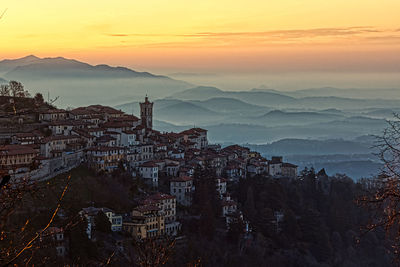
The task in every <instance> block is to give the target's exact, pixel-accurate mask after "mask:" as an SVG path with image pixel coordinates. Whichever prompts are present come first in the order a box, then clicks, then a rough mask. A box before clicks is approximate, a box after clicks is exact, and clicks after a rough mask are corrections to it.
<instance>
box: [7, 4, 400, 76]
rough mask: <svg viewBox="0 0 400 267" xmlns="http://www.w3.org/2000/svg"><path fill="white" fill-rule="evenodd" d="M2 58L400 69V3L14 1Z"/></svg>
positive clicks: (170, 66)
mask: <svg viewBox="0 0 400 267" xmlns="http://www.w3.org/2000/svg"><path fill="white" fill-rule="evenodd" d="M1 5H2V6H0V10H1V11H3V10H5V9H6V8H7V12H6V13H5V15H4V16H3V17H2V19H1V20H0V32H1V42H0V51H1V53H0V57H1V58H2V59H4V58H16V57H22V56H25V55H28V54H35V55H37V56H41V57H50V56H64V57H69V58H76V59H79V60H84V61H87V62H89V63H93V64H98V63H109V64H113V65H125V66H130V67H133V66H136V67H137V68H139V69H164V70H171V71H175V70H178V71H179V70H183V69H185V70H186V69H188V70H194V71H199V70H200V71H201V70H204V71H206V70H207V71H211V72H213V71H215V72H224V71H226V72H229V71H237V72H244V73H246V72H302V71H306V72H307V71H344V72H387V73H395V72H399V64H398V62H399V61H400V16H398V10H400V1H398V0H384V1H372V0H369V1H365V0H364V1H360V0H336V1H319V0H318V1H317V0H304V1H301V2H300V1H295V0H281V1H258V0H249V1H242V0H241V1H227V0H219V1H211V0H206V1H182V0H171V1H160V0H149V1H124V0H115V1H112V2H111V1H105V0H97V1H93V0H88V1H77V0H70V1H50V0H38V1H32V0H19V1H15V0H5V1H2V3H1Z"/></svg>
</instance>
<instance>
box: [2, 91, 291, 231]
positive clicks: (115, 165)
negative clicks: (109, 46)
mask: <svg viewBox="0 0 400 267" xmlns="http://www.w3.org/2000/svg"><path fill="white" fill-rule="evenodd" d="M140 109H141V111H140V118H138V117H136V116H134V115H133V114H132V115H130V114H125V113H124V112H122V111H120V110H116V109H114V108H111V107H107V106H102V105H92V106H88V107H80V108H76V109H72V110H68V111H67V110H62V109H48V110H46V111H41V112H40V113H39V114H38V116H37V118H38V125H39V127H37V128H36V129H34V130H32V131H29V132H26V131H21V132H18V133H17V132H15V133H10V134H9V135H8V136H7V137H8V139H9V142H8V143H9V144H7V145H1V146H0V166H1V168H2V169H7V170H9V172H10V173H11V174H14V175H20V174H21V175H22V174H26V173H27V172H31V176H32V177H36V178H37V179H39V180H40V179H48V178H49V177H52V176H54V175H55V174H58V173H60V172H65V171H68V170H70V169H71V168H74V167H76V166H78V165H80V164H87V165H88V166H89V167H90V168H92V169H93V170H95V171H96V172H104V173H108V172H113V171H115V170H118V169H119V170H123V171H128V172H130V173H131V174H132V176H133V177H136V178H137V179H143V180H144V181H145V182H146V183H147V184H149V185H151V186H152V187H153V188H154V189H155V191H156V192H157V188H158V186H159V181H160V179H166V181H168V182H169V192H168V193H169V194H167V192H164V193H160V192H158V193H156V194H153V195H149V196H148V197H146V198H143V199H140V200H139V201H138V206H137V207H136V208H135V209H134V210H132V211H131V212H130V213H129V214H115V213H114V212H113V211H112V210H109V209H107V208H95V207H88V208H85V209H83V210H82V211H81V215H82V216H84V217H85V218H86V219H87V222H88V227H87V234H88V237H89V239H91V238H92V230H93V225H94V218H95V216H96V215H97V214H98V213H99V212H103V213H104V214H106V216H107V218H108V219H109V221H110V224H111V230H112V231H114V232H120V231H124V232H126V233H129V234H130V235H132V236H133V237H134V238H137V239H146V238H148V237H156V236H161V235H165V234H166V235H171V236H176V235H177V234H178V233H179V230H180V227H181V224H180V223H179V222H178V221H177V215H176V208H177V206H179V205H180V206H184V207H190V206H191V204H192V196H193V192H194V191H195V187H194V180H193V174H194V171H195V169H196V168H198V167H206V166H207V167H209V168H212V169H213V170H215V173H216V177H217V178H216V186H217V191H218V193H219V195H220V198H221V203H222V215H223V216H224V217H225V218H226V221H227V223H229V220H230V219H229V218H230V216H231V215H232V214H234V213H236V212H238V208H237V204H236V202H235V201H234V200H233V199H231V198H230V196H229V192H227V183H234V182H237V181H239V179H245V178H246V177H248V176H255V175H261V174H267V175H270V176H273V177H290V178H295V177H297V166H295V165H293V164H290V163H285V162H283V160H282V157H272V159H271V160H267V159H265V158H264V157H262V156H261V155H260V154H259V153H257V152H253V151H250V149H249V148H246V147H243V146H239V145H231V146H227V147H224V148H222V147H221V146H220V145H211V144H209V143H208V138H207V130H205V129H201V128H192V129H188V130H185V131H182V132H180V133H174V132H160V131H157V130H155V129H153V103H152V102H150V101H149V99H148V97H146V98H145V100H144V102H142V103H140ZM3 137H4V136H3Z"/></svg>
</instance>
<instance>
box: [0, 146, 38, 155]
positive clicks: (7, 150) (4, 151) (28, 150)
mask: <svg viewBox="0 0 400 267" xmlns="http://www.w3.org/2000/svg"><path fill="white" fill-rule="evenodd" d="M24 154H37V152H36V150H35V149H33V148H32V147H29V146H23V145H5V146H0V155H24Z"/></svg>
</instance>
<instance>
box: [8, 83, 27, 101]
mask: <svg viewBox="0 0 400 267" xmlns="http://www.w3.org/2000/svg"><path fill="white" fill-rule="evenodd" d="M8 87H9V90H10V93H11V96H12V97H29V96H30V94H29V92H28V91H26V90H25V89H24V86H23V85H22V83H20V82H17V81H10V82H9V83H8Z"/></svg>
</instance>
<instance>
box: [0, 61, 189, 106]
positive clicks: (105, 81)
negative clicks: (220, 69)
mask: <svg viewBox="0 0 400 267" xmlns="http://www.w3.org/2000/svg"><path fill="white" fill-rule="evenodd" d="M0 77H2V78H4V79H6V80H17V81H19V82H22V83H23V85H24V86H25V87H26V88H27V89H28V90H29V91H30V92H31V93H32V94H35V93H37V92H40V93H43V94H47V93H50V95H51V96H53V97H56V96H59V100H58V101H57V103H56V105H57V106H59V107H62V108H66V107H68V106H70V105H72V106H75V107H77V106H83V105H90V104H104V105H117V104H119V103H123V102H127V99H132V100H139V99H142V98H144V96H145V95H146V94H147V95H149V96H150V97H151V98H152V99H155V98H156V97H158V98H163V97H167V96H168V95H171V94H173V93H176V92H180V91H183V90H186V89H189V88H192V87H193V85H192V84H190V83H187V82H184V81H180V80H175V79H172V78H169V77H167V76H162V75H155V74H152V73H149V72H139V71H135V70H132V69H129V68H126V67H112V66H109V65H104V64H100V65H95V66H94V65H91V64H88V63H84V62H81V61H78V60H74V59H66V58H63V57H53V58H39V57H36V56H33V55H30V56H27V57H23V58H19V59H5V60H2V61H0Z"/></svg>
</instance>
